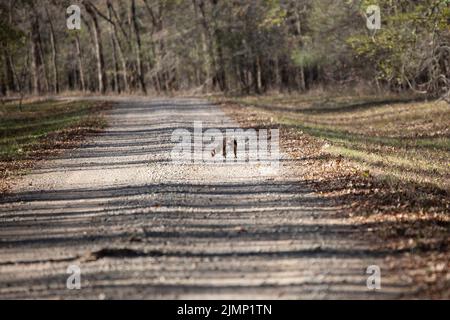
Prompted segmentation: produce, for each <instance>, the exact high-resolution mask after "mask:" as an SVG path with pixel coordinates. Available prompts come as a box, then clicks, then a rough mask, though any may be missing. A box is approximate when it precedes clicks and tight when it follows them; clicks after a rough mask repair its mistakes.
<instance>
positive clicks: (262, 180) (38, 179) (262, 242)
mask: <svg viewBox="0 0 450 320" xmlns="http://www.w3.org/2000/svg"><path fill="white" fill-rule="evenodd" d="M105 99H106V98H105ZM110 99H112V98H110ZM113 100H114V102H115V103H114V106H113V109H112V110H111V111H110V112H109V115H108V117H109V121H110V126H109V127H108V128H107V129H106V130H105V131H104V132H103V133H102V134H100V135H97V136H92V137H89V139H88V140H87V141H86V142H85V143H84V144H83V145H82V146H81V147H80V148H78V149H75V150H72V151H71V152H70V153H67V154H64V155H62V156H60V157H58V158H57V159H52V160H49V161H45V162H42V163H41V164H39V166H38V167H37V168H36V169H35V170H33V171H32V172H31V173H30V174H28V175H26V176H24V177H22V178H20V179H18V181H17V183H16V185H15V186H14V187H13V191H12V194H11V195H10V196H8V197H7V198H5V199H3V200H2V201H1V203H0V298H52V299H53V298H56V299H78V298H89V299H117V298H124V299H129V298H138V299H139V298H146V299H147V298H148V299H155V298H168V299H172V298H174V299H176V298H179V299H185V298H186V299H197V298H201V299H209V298H230V299H259V298H268V299H304V298H312V299H318V298H338V299H342V298H356V299H362V298H369V299H379V298H398V297H403V296H404V295H405V294H406V295H407V294H409V293H411V292H413V287H414V286H413V284H412V283H411V280H410V279H408V278H405V277H404V276H402V273H401V270H395V269H392V268H390V267H389V264H388V263H387V261H388V260H389V259H392V258H395V256H393V255H394V254H393V253H390V252H388V251H383V250H380V249H379V246H375V245H374V243H373V239H372V238H371V237H370V232H368V231H366V229H365V228H364V226H360V225H355V224H352V223H350V222H348V221H347V220H345V219H342V218H339V217H338V215H337V214H336V213H337V212H338V211H339V210H340V208H339V207H338V206H337V205H336V204H335V203H334V202H333V199H329V198H324V197H323V196H321V195H319V194H315V193H314V192H312V191H311V190H312V189H311V186H310V185H309V184H308V182H307V181H305V180H303V179H302V172H305V170H308V168H304V167H299V166H298V165H296V161H295V160H294V159H290V158H289V157H288V156H285V155H282V159H281V165H280V168H279V169H278V170H277V171H276V170H270V169H268V168H267V167H264V166H261V165H258V164H249V163H244V164H241V165H233V166H229V165H218V164H216V165H211V164H185V165H177V164H174V163H173V162H172V161H171V158H170V152H171V150H172V148H173V145H174V144H173V143H172V142H171V134H172V132H173V131H174V130H175V129H178V128H192V126H193V123H194V121H202V123H203V126H204V127H210V128H219V129H223V128H234V127H236V123H234V122H233V121H232V120H231V119H230V118H228V117H227V116H226V115H225V114H224V113H223V112H222V111H221V110H220V108H219V107H217V106H213V105H211V104H209V103H208V102H206V101H202V100H197V99H148V98H130V99H125V98H114V99H113ZM70 265H76V266H78V267H79V268H80V271H81V289H80V290H69V289H67V287H66V280H67V277H68V276H69V275H70V274H67V268H68V267H69V266H70ZM369 265H378V266H379V267H380V268H381V276H382V282H381V286H382V287H381V289H380V290H376V291H371V290H368V288H367V285H366V280H367V277H368V276H369V275H367V274H366V269H367V267H368V266H369Z"/></svg>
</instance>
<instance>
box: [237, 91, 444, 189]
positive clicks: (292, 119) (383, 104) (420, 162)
mask: <svg viewBox="0 0 450 320" xmlns="http://www.w3.org/2000/svg"><path fill="white" fill-rule="evenodd" d="M232 101H233V102H236V103H239V104H240V105H242V106H244V107H246V108H247V109H248V110H254V111H260V110H261V109H263V110H266V111H270V113H271V115H272V118H273V119H274V121H275V122H276V123H277V124H280V125H282V126H284V127H288V128H294V129H297V130H299V131H302V132H304V133H307V134H309V135H311V136H313V137H317V138H320V139H322V140H323V141H326V142H329V143H328V144H326V145H325V146H324V148H326V150H327V151H328V152H329V153H330V154H333V155H336V156H344V157H346V158H348V159H351V160H353V161H355V162H357V163H358V164H359V165H360V167H361V168H363V169H364V171H365V174H366V175H375V176H377V177H378V178H381V179H383V180H385V181H386V182H388V183H390V184H396V183H398V182H405V183H406V182H407V183H410V184H413V185H416V186H418V187H423V188H429V189H434V191H436V192H438V193H443V194H444V193H448V191H449V188H450V162H449V159H450V127H449V123H450V106H449V105H448V104H447V103H446V102H444V101H429V102H427V101H421V100H415V99H412V98H411V97H402V96H383V97H377V96H332V95H328V94H318V95H312V94H310V95H304V96H300V95H294V96H286V95H277V96H264V97H244V98H236V99H232Z"/></svg>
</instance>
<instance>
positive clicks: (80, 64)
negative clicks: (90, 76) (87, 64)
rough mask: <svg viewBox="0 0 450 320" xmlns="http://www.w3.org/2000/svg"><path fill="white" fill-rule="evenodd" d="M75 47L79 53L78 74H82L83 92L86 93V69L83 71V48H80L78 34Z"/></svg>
mask: <svg viewBox="0 0 450 320" xmlns="http://www.w3.org/2000/svg"><path fill="white" fill-rule="evenodd" d="M75 47H76V53H77V62H78V72H79V73H80V85H81V91H83V92H84V91H86V85H85V81H84V69H83V59H82V57H81V46H80V38H79V37H78V34H77V35H76V37H75Z"/></svg>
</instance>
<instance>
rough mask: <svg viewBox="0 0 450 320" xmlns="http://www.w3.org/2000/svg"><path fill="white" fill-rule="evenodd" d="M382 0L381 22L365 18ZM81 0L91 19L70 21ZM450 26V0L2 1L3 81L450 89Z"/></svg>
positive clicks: (226, 88) (35, 85)
mask: <svg viewBox="0 0 450 320" xmlns="http://www.w3.org/2000/svg"><path fill="white" fill-rule="evenodd" d="M373 3H376V4H377V5H379V6H380V9H381V28H380V29H379V30H369V29H368V28H367V27H366V18H367V14H366V12H365V8H366V7H367V6H368V5H369V4H373ZM73 4H75V5H78V6H79V8H80V9H81V14H80V16H81V26H80V30H76V29H75V30H69V29H68V28H67V26H66V19H67V18H68V17H69V14H68V12H67V8H68V7H69V6H70V5H73ZM69 13H70V12H69ZM449 25H450V3H449V1H448V0H418V1H408V0H379V1H369V0H362V1H359V0H345V1H333V0H323V1H313V0H261V1H255V0H250V1H245V0H232V1H221V0H131V1H115V0H104V1H103V0H98V1H93V0H83V1H56V0H44V1H32V0H2V1H0V64H1V73H0V88H1V90H0V91H1V93H2V95H3V96H5V95H17V94H18V93H21V94H39V95H45V94H55V93H60V92H67V91H80V92H100V93H106V92H109V93H139V94H165V93H176V92H189V93H192V94H205V93H212V92H223V93H227V94H237V95H240V94H262V93H267V92H305V91H308V90H310V89H311V88H317V87H321V88H323V87H325V88H329V87H331V88H340V87H355V86H363V87H367V88H370V89H372V90H378V91H380V90H388V91H392V92H405V91H407V92H412V93H415V94H419V95H423V96H426V97H433V98H438V97H439V98H444V99H449V98H448V97H449V87H450V47H449V43H450V30H449Z"/></svg>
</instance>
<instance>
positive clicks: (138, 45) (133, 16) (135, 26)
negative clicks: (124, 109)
mask: <svg viewBox="0 0 450 320" xmlns="http://www.w3.org/2000/svg"><path fill="white" fill-rule="evenodd" d="M131 20H132V24H133V30H134V35H135V38H136V63H137V76H138V80H139V84H140V87H141V90H142V92H144V93H145V94H147V87H146V85H145V79H144V72H143V69H144V68H143V64H142V57H141V36H140V33H139V25H138V21H137V16H136V1H135V0H131Z"/></svg>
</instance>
